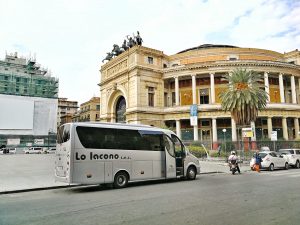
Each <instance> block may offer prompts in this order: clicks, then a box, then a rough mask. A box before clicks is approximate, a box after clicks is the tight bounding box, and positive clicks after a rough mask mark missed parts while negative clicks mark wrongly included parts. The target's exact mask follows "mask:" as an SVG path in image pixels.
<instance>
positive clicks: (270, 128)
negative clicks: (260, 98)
mask: <svg viewBox="0 0 300 225" xmlns="http://www.w3.org/2000/svg"><path fill="white" fill-rule="evenodd" d="M272 131H273V127H272V117H268V137H269V138H270V139H271V135H272Z"/></svg>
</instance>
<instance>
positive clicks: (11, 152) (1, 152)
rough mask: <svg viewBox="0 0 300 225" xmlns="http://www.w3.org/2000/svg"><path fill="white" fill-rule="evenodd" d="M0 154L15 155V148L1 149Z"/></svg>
mask: <svg viewBox="0 0 300 225" xmlns="http://www.w3.org/2000/svg"><path fill="white" fill-rule="evenodd" d="M0 154H16V148H1V149H0Z"/></svg>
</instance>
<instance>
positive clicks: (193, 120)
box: [190, 104, 198, 126]
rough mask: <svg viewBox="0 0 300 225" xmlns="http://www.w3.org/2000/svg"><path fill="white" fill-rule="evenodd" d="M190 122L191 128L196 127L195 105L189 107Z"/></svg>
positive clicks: (196, 107)
mask: <svg viewBox="0 0 300 225" xmlns="http://www.w3.org/2000/svg"><path fill="white" fill-rule="evenodd" d="M190 121H191V126H198V105H197V104H194V105H191V112H190Z"/></svg>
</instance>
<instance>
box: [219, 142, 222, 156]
mask: <svg viewBox="0 0 300 225" xmlns="http://www.w3.org/2000/svg"><path fill="white" fill-rule="evenodd" d="M221 150H222V147H221V145H219V147H218V156H220V155H221Z"/></svg>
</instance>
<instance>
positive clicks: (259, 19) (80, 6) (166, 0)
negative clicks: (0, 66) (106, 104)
mask: <svg viewBox="0 0 300 225" xmlns="http://www.w3.org/2000/svg"><path fill="white" fill-rule="evenodd" d="M0 28H1V32H0V58H1V59H4V57H5V52H6V51H7V52H8V53H11V52H16V51H17V52H18V53H19V55H22V56H25V57H29V56H30V55H31V56H33V55H34V54H36V59H37V62H38V63H40V64H42V66H43V67H47V68H49V69H50V70H51V71H52V76H54V77H57V78H58V79H59V97H66V98H68V99H69V100H75V101H78V103H79V104H81V103H83V102H85V101H87V100H89V99H90V98H91V97H93V96H99V95H100V90H99V86H98V85H97V84H98V83H99V82H100V72H99V69H100V67H101V65H102V62H101V61H102V59H103V58H104V57H105V56H106V52H110V51H111V50H112V45H113V44H114V43H116V44H119V45H121V43H122V42H123V40H124V38H125V37H126V35H132V34H133V33H134V34H136V31H137V30H138V31H140V34H141V36H142V38H143V40H144V42H143V45H144V46H146V47H150V48H154V49H157V50H161V51H163V52H164V53H165V54H168V55H172V54H175V53H177V52H179V51H182V50H184V49H187V48H191V47H195V46H198V45H201V44H208V43H210V44H228V45H235V46H239V47H255V48H264V49H270V50H274V51H278V52H281V53H283V52H288V51H292V50H295V49H297V48H300V0H202V1H201V0H146V1H144V0H119V1H117V0H49V1H46V0H0Z"/></svg>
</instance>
